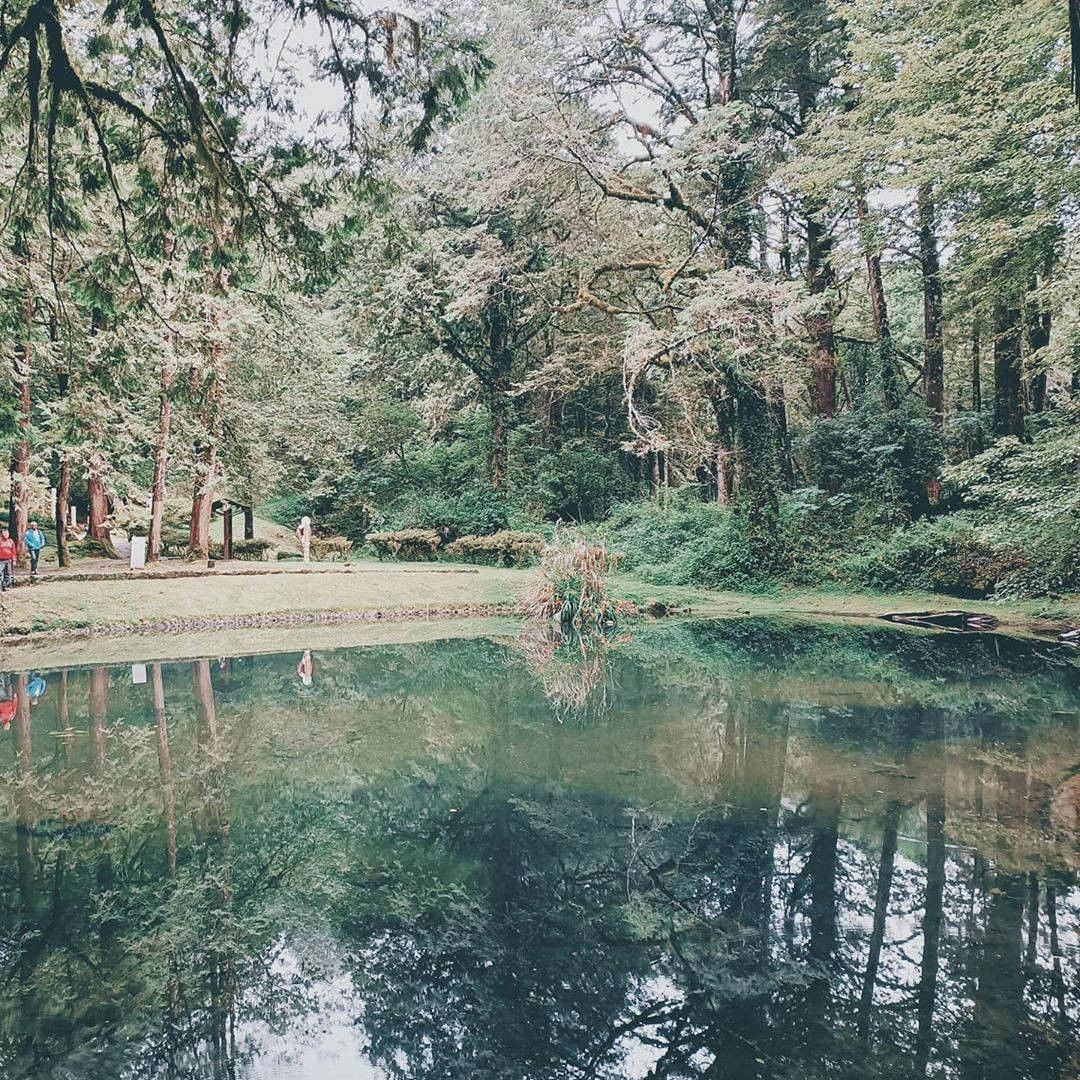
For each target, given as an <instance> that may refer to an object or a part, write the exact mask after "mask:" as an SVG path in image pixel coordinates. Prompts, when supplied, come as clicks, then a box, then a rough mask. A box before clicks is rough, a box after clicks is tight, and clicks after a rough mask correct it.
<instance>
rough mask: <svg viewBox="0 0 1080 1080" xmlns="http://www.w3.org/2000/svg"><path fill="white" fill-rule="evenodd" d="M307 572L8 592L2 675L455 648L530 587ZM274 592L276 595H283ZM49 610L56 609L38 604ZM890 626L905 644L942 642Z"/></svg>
mask: <svg viewBox="0 0 1080 1080" xmlns="http://www.w3.org/2000/svg"><path fill="white" fill-rule="evenodd" d="M305 570H306V572H304V573H300V574H298V573H296V571H293V572H292V573H286V574H284V575H282V574H273V573H266V572H265V571H263V572H261V573H260V572H259V571H256V572H255V574H237V573H235V572H229V571H226V572H224V573H218V572H215V571H214V570H210V571H209V572H204V573H202V574H201V575H200V574H190V573H188V574H183V575H162V576H159V577H155V578H141V579H136V580H135V581H132V579H131V578H129V577H128V576H127V575H125V576H124V577H123V578H117V577H111V578H108V579H104V580H101V579H94V580H90V581H86V580H67V581H64V582H60V581H56V582H55V583H54V584H53V587H52V588H50V589H48V590H44V591H43V592H38V591H36V590H35V589H32V588H28V589H25V590H20V595H19V596H18V598H17V599H18V601H19V603H18V605H17V606H16V605H13V604H11V603H10V601H9V600H8V597H10V594H8V596H7V597H5V600H6V601H8V602H7V603H5V605H4V608H3V612H2V617H0V667H4V666H10V667H13V668H15V667H17V668H19V669H25V668H26V667H34V668H37V667H47V666H50V665H52V666H54V667H63V666H73V665H79V664H93V663H95V662H98V663H102V662H115V663H122V662H124V661H125V660H128V659H133V658H135V659H142V658H144V657H147V658H150V659H164V658H166V657H175V656H176V655H177V652H178V651H179V652H180V653H183V654H184V655H186V656H191V655H199V654H201V655H226V654H231V655H241V654H244V653H252V652H265V651H290V649H295V648H298V647H299V648H301V649H303V648H309V647H317V648H335V647H349V646H350V645H352V644H363V643H365V642H366V641H368V640H370V639H371V638H372V628H378V627H382V628H386V632H387V633H388V634H389V635H390V636H392V637H393V638H394V640H401V641H403V640H410V639H416V640H427V639H430V638H431V637H437V636H439V634H440V633H442V632H444V631H445V632H452V633H453V634H454V636H458V635H460V634H463V633H476V632H477V631H478V628H479V627H480V626H482V624H483V623H484V622H485V621H486V622H491V621H493V620H502V621H503V628H504V632H511V633H512V632H514V629H515V628H516V627H517V626H518V625H519V620H518V619H517V618H516V617H515V612H516V610H517V602H518V600H519V599H520V596H521V594H522V593H523V591H524V590H525V588H526V587H527V586H528V585H529V584H530V583H531V581H532V580H533V573H532V572H531V571H529V570H503V569H499V568H493V567H477V566H471V565H470V566H462V567H460V568H458V567H453V568H449V567H446V566H441V565H438V564H436V565H433V566H428V565H424V564H409V565H408V566H407V567H401V566H396V565H394V564H390V565H380V564H378V563H375V564H358V565H355V566H354V567H353V569H351V571H348V572H343V571H342V568H341V567H340V565H338V566H336V567H335V566H334V565H333V564H331V565H330V566H313V567H310V568H305ZM448 571H452V572H448ZM256 578H261V579H262V580H261V581H256V580H254V579H256ZM285 583H287V585H288V588H283V587H282V585H283V584H285ZM612 594H613V595H614V596H615V597H616V598H618V599H622V600H627V601H631V602H633V603H635V604H637V605H638V607H639V608H641V607H643V606H645V605H646V604H649V603H650V602H655V601H659V602H660V603H661V604H663V605H665V606H667V607H668V608H669V609H670V616H669V617H683V616H685V615H687V614H689V615H691V616H692V617H696V618H701V619H710V618H713V619H732V618H780V619H790V620H796V621H806V622H811V621H814V622H832V621H836V622H845V623H850V622H862V623H867V624H870V623H883V622H884V621H885V617H886V616H887V615H888V614H890V613H895V612H933V613H941V612H947V611H956V610H963V611H967V612H971V613H976V614H982V615H986V616H989V617H990V618H992V619H993V620H995V621H996V623H997V626H996V628H994V629H993V630H991V631H988V632H993V633H998V634H1004V635H1008V636H1013V637H1023V638H1027V639H1029V640H1038V641H1044V642H1047V643H1053V642H1055V641H1056V639H1057V636H1058V634H1059V633H1060V632H1062V631H1064V630H1066V629H1069V628H1070V627H1075V626H1077V625H1080V598H1070V600H1068V601H1057V602H1050V601H1045V602H1043V601H1026V602H1019V603H996V602H992V601H985V600H980V601H975V600H963V599H958V598H956V597H951V596H941V595H927V594H919V593H912V594H880V595H879V594H871V593H842V592H836V591H825V590H812V589H810V590H778V591H776V592H769V593H760V594H755V593H724V592H709V591H707V590H702V589H694V588H689V587H677V586H653V585H649V584H647V583H644V582H640V581H638V580H636V579H633V578H629V577H626V576H624V575H617V576H616V577H615V578H614V579H613V580H612ZM53 599H55V601H56V602H55V603H51V604H50V603H49V602H48V601H50V600H53ZM27 616H32V618H27ZM20 617H21V618H20ZM24 620H25V621H24ZM27 622H29V623H30V624H31V625H26V623H27ZM20 624H21V625H20ZM890 625H892V626H894V627H896V628H897V629H902V630H905V631H907V632H913V633H918V632H922V633H941V632H945V631H941V630H935V629H933V628H928V627H921V626H904V625H902V624H896V623H890ZM301 630H302V631H303V638H304V643H303V644H299V645H298V644H297V643H296V642H295V638H296V636H297V632H298V631H301ZM481 632H482V631H481ZM374 636H375V637H381V636H384V634H382V633H379V632H376V633H375V635H374ZM309 642H310V643H311V644H309Z"/></svg>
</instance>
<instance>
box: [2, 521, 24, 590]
mask: <svg viewBox="0 0 1080 1080" xmlns="http://www.w3.org/2000/svg"><path fill="white" fill-rule="evenodd" d="M18 557H19V549H18V548H17V547H16V546H15V541H14V540H12V539H11V533H10V532H8V530H7V529H0V592H6V591H7V588H8V586H9V585H10V584H11V582H12V579H13V578H14V576H15V560H16V559H17V558H18Z"/></svg>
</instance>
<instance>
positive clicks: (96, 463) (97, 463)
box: [86, 450, 116, 559]
mask: <svg viewBox="0 0 1080 1080" xmlns="http://www.w3.org/2000/svg"><path fill="white" fill-rule="evenodd" d="M86 496H87V503H88V506H89V520H88V525H87V528H88V530H89V533H90V538H91V539H92V540H96V541H97V542H98V543H99V544H101V545H102V547H103V548H104V549H105V553H106V554H107V555H108V556H109V558H110V559H115V558H116V550H115V549H114V548H113V543H112V530H111V529H110V528H109V520H108V519H109V496H108V495H107V494H106V492H105V459H104V458H103V457H102V455H101V453H100V452H99V451H97V450H95V451H94V452H93V453H92V454H91V455H90V461H89V465H88V471H87V477H86Z"/></svg>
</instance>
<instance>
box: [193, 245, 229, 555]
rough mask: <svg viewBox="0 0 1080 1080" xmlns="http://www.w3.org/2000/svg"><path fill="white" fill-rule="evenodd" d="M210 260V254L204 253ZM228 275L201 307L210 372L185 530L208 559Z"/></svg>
mask: <svg viewBox="0 0 1080 1080" xmlns="http://www.w3.org/2000/svg"><path fill="white" fill-rule="evenodd" d="M205 257H206V259H207V260H209V253H205ZM227 284H228V275H227V274H226V273H225V271H224V270H218V271H217V272H216V273H215V274H214V275H213V278H212V282H211V283H210V284H209V285H208V287H207V297H206V303H205V307H204V320H205V328H206V338H205V343H204V344H205V348H206V353H207V359H208V361H209V363H208V368H209V374H208V376H207V381H206V382H205V384H204V389H205V394H206V396H205V402H204V406H203V429H204V430H203V439H204V441H203V443H202V445H201V446H199V447H198V448H197V449H196V455H195V457H196V470H197V474H196V477H195V491H194V493H193V495H192V499H191V524H190V527H189V530H188V551H189V552H190V553H191V554H193V555H198V556H199V557H200V558H201V559H209V558H210V516H211V513H212V512H213V507H214V486H215V484H216V482H217V469H218V440H219V439H220V438H221V424H222V419H223V417H224V407H225V378H226V370H225V364H226V343H225V342H224V341H223V340H222V320H223V314H224V312H223V308H222V304H221V299H222V298H223V297H224V296H225V293H226V288H227Z"/></svg>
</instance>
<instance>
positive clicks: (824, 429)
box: [798, 402, 944, 524]
mask: <svg viewBox="0 0 1080 1080" xmlns="http://www.w3.org/2000/svg"><path fill="white" fill-rule="evenodd" d="M798 449H799V453H800V456H801V458H802V460H803V461H804V463H805V468H806V472H807V475H808V476H809V477H810V479H811V480H812V481H813V482H814V484H815V485H816V486H817V487H819V488H821V489H822V490H823V491H828V492H845V493H848V494H851V495H854V496H855V497H856V501H857V503H858V504H859V507H860V509H861V517H862V519H863V520H864V521H868V522H869V521H870V520H871V519H872V520H877V521H891V522H892V523H894V524H899V523H902V522H905V521H908V520H911V519H912V518H913V517H917V516H918V515H919V514H921V513H923V512H925V510H926V509H927V496H926V490H927V485H928V484H929V483H930V481H931V480H933V479H934V478H935V477H936V476H937V473H938V470H939V468H940V466H941V462H942V456H943V452H944V451H943V446H942V440H941V436H940V434H939V433H938V431H937V430H936V428H935V427H934V425H933V423H932V422H931V421H930V418H929V417H928V416H927V415H926V411H925V409H924V408H923V407H922V405H921V404H919V403H916V402H909V403H907V404H905V405H904V406H903V407H902V408H899V409H893V410H891V411H883V410H881V409H880V408H879V407H877V406H876V405H864V406H863V407H861V408H859V409H856V410H855V411H854V412H850V413H843V414H841V415H840V416H837V417H835V418H833V419H830V420H815V421H814V422H813V423H811V425H810V426H809V428H808V429H807V431H806V433H805V434H804V435H803V436H802V438H801V439H800V440H799V441H798Z"/></svg>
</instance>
